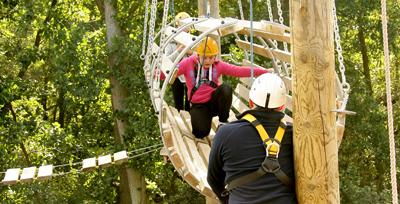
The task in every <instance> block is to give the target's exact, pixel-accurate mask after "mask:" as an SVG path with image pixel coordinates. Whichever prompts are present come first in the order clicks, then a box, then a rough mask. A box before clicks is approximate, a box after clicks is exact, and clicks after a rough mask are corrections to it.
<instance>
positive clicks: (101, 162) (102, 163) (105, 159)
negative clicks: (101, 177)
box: [97, 154, 112, 167]
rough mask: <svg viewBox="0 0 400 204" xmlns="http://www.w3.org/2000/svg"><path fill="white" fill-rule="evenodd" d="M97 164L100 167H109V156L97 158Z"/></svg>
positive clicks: (110, 160)
mask: <svg viewBox="0 0 400 204" xmlns="http://www.w3.org/2000/svg"><path fill="white" fill-rule="evenodd" d="M97 162H98V164H99V166H100V167H107V166H110V165H111V162H112V159H111V154H107V155H104V156H100V157H99V158H97Z"/></svg>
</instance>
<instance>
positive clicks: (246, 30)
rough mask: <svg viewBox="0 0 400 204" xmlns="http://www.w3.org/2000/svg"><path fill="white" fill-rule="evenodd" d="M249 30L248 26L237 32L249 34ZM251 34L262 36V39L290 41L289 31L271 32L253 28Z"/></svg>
mask: <svg viewBox="0 0 400 204" xmlns="http://www.w3.org/2000/svg"><path fill="white" fill-rule="evenodd" d="M250 32H251V30H250V28H244V29H242V30H240V31H239V32H238V33H239V34H241V35H247V36H250ZM253 35H254V36H255V37H262V38H264V39H271V40H277V41H280V42H286V43H290V34H289V33H273V32H267V31H262V30H254V29H253Z"/></svg>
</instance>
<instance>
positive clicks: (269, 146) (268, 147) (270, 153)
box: [264, 138, 281, 159]
mask: <svg viewBox="0 0 400 204" xmlns="http://www.w3.org/2000/svg"><path fill="white" fill-rule="evenodd" d="M271 141H272V142H271ZM264 146H265V152H266V154H267V157H271V158H276V159H278V155H279V151H280V150H281V144H280V143H279V141H277V140H276V139H275V138H268V139H266V140H265V141H264Z"/></svg>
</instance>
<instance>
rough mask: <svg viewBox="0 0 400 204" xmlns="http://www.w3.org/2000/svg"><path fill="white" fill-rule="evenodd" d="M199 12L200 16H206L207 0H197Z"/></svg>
mask: <svg viewBox="0 0 400 204" xmlns="http://www.w3.org/2000/svg"><path fill="white" fill-rule="evenodd" d="M197 7H198V10H197V14H198V15H199V17H201V16H205V15H206V13H207V0H197Z"/></svg>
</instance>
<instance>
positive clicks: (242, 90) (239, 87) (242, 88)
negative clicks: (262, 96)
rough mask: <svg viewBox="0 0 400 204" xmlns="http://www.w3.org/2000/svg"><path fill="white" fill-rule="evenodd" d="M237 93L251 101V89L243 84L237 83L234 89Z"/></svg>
mask: <svg viewBox="0 0 400 204" xmlns="http://www.w3.org/2000/svg"><path fill="white" fill-rule="evenodd" d="M234 92H235V93H236V94H237V95H239V96H240V97H242V98H243V99H244V100H245V101H246V102H247V101H249V92H250V90H249V89H248V88H247V87H245V86H244V85H243V84H240V83H239V84H237V86H236V89H235V91H234Z"/></svg>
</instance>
